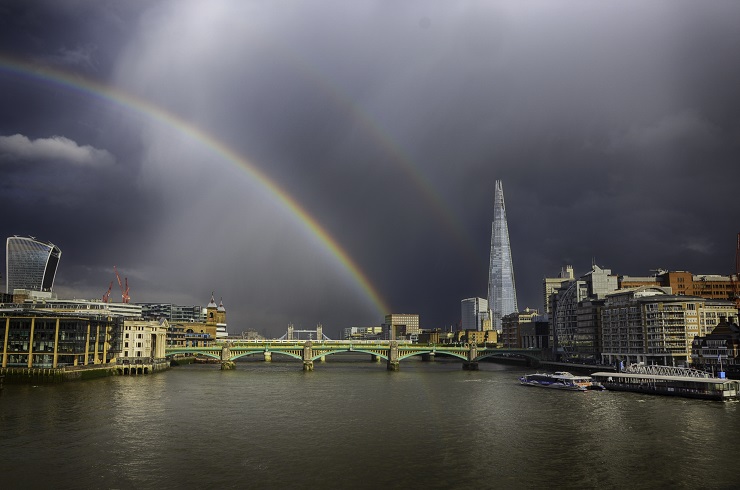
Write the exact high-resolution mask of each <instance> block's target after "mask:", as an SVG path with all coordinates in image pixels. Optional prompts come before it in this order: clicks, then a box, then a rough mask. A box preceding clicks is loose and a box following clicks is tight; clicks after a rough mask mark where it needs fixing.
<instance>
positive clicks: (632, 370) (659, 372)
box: [591, 364, 740, 400]
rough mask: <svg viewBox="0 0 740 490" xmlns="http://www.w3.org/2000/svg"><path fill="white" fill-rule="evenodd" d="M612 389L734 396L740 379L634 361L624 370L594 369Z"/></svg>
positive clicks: (739, 390) (715, 397)
mask: <svg viewBox="0 0 740 490" xmlns="http://www.w3.org/2000/svg"><path fill="white" fill-rule="evenodd" d="M591 376H593V377H594V379H596V380H597V381H598V382H600V383H602V384H603V385H604V387H605V388H606V389H608V390H614V391H634V392H637V393H646V394H651V395H669V396H681V397H686V398H701V399H705V400H731V399H735V398H738V396H739V395H740V381H737V380H731V379H726V378H715V377H713V376H712V375H711V374H710V373H706V372H704V371H697V370H696V369H690V368H679V367H672V366H655V365H647V366H646V365H643V364H633V365H631V366H629V367H628V368H627V369H625V370H624V371H623V372H620V373H606V372H602V373H593V374H592V375H591Z"/></svg>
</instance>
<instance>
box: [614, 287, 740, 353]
mask: <svg viewBox="0 0 740 490" xmlns="http://www.w3.org/2000/svg"><path fill="white" fill-rule="evenodd" d="M671 293H672V291H671V288H668V287H660V286H641V287H638V288H633V289H623V290H618V291H615V292H613V293H610V294H608V295H607V296H606V299H605V301H604V305H603V308H602V310H601V333H602V335H601V337H602V354H601V358H602V361H603V362H605V363H608V364H616V363H618V362H622V363H624V364H625V365H628V364H634V363H640V362H642V363H645V364H660V365H666V366H685V365H688V364H689V363H690V362H691V347H692V343H693V341H694V339H695V337H702V336H706V335H707V334H710V333H712V331H713V330H714V328H715V327H716V326H717V324H719V322H720V320H721V319H722V318H723V317H724V318H728V317H737V308H736V307H735V305H734V303H733V302H731V301H729V300H711V299H706V298H700V297H697V296H686V295H674V294H671Z"/></svg>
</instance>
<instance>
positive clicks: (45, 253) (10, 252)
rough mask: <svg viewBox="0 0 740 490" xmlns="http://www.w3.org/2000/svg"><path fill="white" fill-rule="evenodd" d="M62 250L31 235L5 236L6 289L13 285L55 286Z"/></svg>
mask: <svg viewBox="0 0 740 490" xmlns="http://www.w3.org/2000/svg"><path fill="white" fill-rule="evenodd" d="M61 256H62V251H61V250H59V247H57V246H56V245H54V244H53V243H44V242H40V241H38V240H36V239H35V238H34V237H28V238H26V237H18V236H12V237H8V239H7V241H6V247H5V270H6V275H5V288H6V289H5V291H6V292H7V293H8V294H13V290H14V289H27V290H30V291H42V292H49V291H51V288H52V287H53V286H54V276H56V273H57V266H58V265H59V259H60V257H61Z"/></svg>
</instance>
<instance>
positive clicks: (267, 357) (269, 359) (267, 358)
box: [265, 351, 272, 362]
mask: <svg viewBox="0 0 740 490" xmlns="http://www.w3.org/2000/svg"><path fill="white" fill-rule="evenodd" d="M265 362H272V352H269V351H265Z"/></svg>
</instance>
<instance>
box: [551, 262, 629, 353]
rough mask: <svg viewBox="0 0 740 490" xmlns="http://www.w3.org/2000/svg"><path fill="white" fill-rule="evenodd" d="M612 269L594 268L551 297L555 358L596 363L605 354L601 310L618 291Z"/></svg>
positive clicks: (567, 282) (566, 283) (563, 286)
mask: <svg viewBox="0 0 740 490" xmlns="http://www.w3.org/2000/svg"><path fill="white" fill-rule="evenodd" d="M617 285H618V281H617V276H616V275H613V274H612V271H611V269H604V268H601V267H599V266H598V265H595V264H594V265H592V266H591V270H590V271H589V272H587V273H586V274H584V275H583V276H581V277H580V278H578V280H568V281H563V283H562V284H561V286H560V288H558V290H557V292H556V293H555V294H553V295H552V296H551V297H550V300H551V301H550V310H551V311H552V312H553V313H552V315H551V316H550V325H551V332H552V341H553V344H552V348H553V354H554V355H555V357H556V358H557V357H561V358H565V359H572V360H575V359H578V360H581V361H593V360H596V359H599V357H600V355H601V342H600V333H601V330H600V328H601V327H600V309H601V308H602V305H603V301H604V298H605V297H606V295H607V294H609V293H610V292H612V291H615V290H617Z"/></svg>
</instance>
